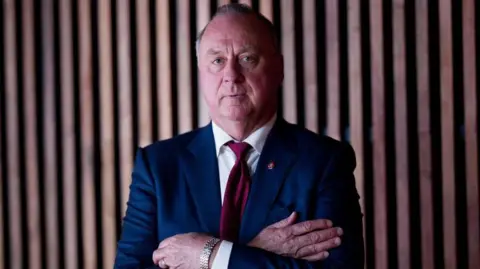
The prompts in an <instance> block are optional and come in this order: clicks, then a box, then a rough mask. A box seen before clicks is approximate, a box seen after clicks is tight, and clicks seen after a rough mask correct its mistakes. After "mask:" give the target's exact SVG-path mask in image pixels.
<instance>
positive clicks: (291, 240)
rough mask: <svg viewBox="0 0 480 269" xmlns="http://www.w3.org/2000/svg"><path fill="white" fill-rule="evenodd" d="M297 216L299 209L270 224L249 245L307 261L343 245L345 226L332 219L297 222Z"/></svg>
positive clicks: (322, 258)
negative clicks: (334, 224)
mask: <svg viewBox="0 0 480 269" xmlns="http://www.w3.org/2000/svg"><path fill="white" fill-rule="evenodd" d="M296 218H297V213H296V212H293V213H292V214H291V215H290V216H289V217H288V218H286V219H283V220H281V221H279V222H277V223H274V224H272V225H270V226H268V227H266V228H265V229H263V230H262V231H261V232H260V233H259V234H258V235H257V236H256V237H255V238H254V239H253V240H252V241H251V242H250V243H248V245H249V246H251V247H257V248H261V249H263V250H266V251H269V252H273V253H275V254H278V255H282V256H287V257H292V258H296V259H304V260H307V261H319V260H324V259H326V258H327V257H328V255H329V254H328V252H327V250H329V249H332V248H335V247H338V246H339V245H340V243H341V240H340V237H339V236H341V235H342V234H343V230H342V229H341V228H338V227H336V228H332V222H331V221H330V220H325V219H319V220H310V221H305V222H300V223H297V224H294V223H295V220H296Z"/></svg>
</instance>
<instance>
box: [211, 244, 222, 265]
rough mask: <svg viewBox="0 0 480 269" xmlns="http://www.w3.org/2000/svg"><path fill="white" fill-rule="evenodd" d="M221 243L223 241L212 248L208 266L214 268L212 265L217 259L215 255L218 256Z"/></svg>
mask: <svg viewBox="0 0 480 269" xmlns="http://www.w3.org/2000/svg"><path fill="white" fill-rule="evenodd" d="M220 243H221V241H219V242H218V243H217V244H216V245H215V247H214V248H213V250H212V254H211V255H210V259H209V261H208V268H212V266H213V261H214V260H215V257H216V256H217V253H218V249H219V248H220Z"/></svg>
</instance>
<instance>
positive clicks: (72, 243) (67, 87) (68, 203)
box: [57, 0, 82, 269]
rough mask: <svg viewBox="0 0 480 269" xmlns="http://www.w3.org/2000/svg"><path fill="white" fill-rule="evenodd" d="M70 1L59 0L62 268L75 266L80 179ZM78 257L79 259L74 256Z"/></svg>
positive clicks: (71, 7) (76, 264) (71, 8)
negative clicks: (76, 143) (63, 262)
mask: <svg viewBox="0 0 480 269" xmlns="http://www.w3.org/2000/svg"><path fill="white" fill-rule="evenodd" d="M72 14H73V4H72V3H71V1H70V0H62V1H60V3H59V14H57V16H59V17H60V19H59V21H60V41H59V42H60V70H61V73H60V74H58V75H59V76H60V88H61V89H60V92H61V104H62V105H61V110H60V111H61V138H59V139H61V140H62V150H61V152H62V156H63V160H62V163H61V165H62V167H63V173H62V174H61V182H62V184H63V189H62V193H63V197H65V198H67V199H64V205H63V212H62V213H63V222H62V223H63V224H64V227H65V228H64V234H63V237H64V240H63V242H61V243H63V245H64V246H65V249H64V251H63V252H62V253H61V254H60V255H62V254H63V255H65V256H66V257H70V258H69V259H65V265H64V266H65V268H72V269H77V268H79V266H78V261H79V260H80V259H82V257H78V251H79V250H80V248H79V247H78V241H79V238H78V236H77V231H78V228H80V227H81V226H79V225H78V224H77V216H78V214H77V212H78V211H77V205H78V204H79V201H78V196H77V192H76V189H77V188H76V186H77V184H76V182H77V181H78V180H79V179H78V176H77V174H76V164H77V161H78V156H77V154H76V153H75V151H76V146H75V141H76V139H77V137H78V136H77V134H76V128H75V105H74V103H75V100H74V98H75V95H74V68H73V44H74V41H73V34H72V32H73V31H72V30H73V18H72ZM76 257H78V259H77V258H76Z"/></svg>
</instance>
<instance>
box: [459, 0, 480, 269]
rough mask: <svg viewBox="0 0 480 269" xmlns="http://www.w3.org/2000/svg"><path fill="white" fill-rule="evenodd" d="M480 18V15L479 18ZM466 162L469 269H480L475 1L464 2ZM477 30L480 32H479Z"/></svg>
mask: <svg viewBox="0 0 480 269" xmlns="http://www.w3.org/2000/svg"><path fill="white" fill-rule="evenodd" d="M477 16H478V14H477ZM462 18H463V65H464V68H463V70H464V77H463V81H464V91H463V92H464V111H465V154H466V156H465V161H466V176H467V215H468V223H467V225H468V232H467V234H468V267H469V268H470V269H474V268H480V255H479V254H480V231H479V229H480V223H479V220H480V217H479V212H480V206H479V200H480V199H479V195H480V193H479V187H478V150H477V149H478V141H477V132H478V129H477V128H478V126H477V122H478V120H477V94H478V93H477V84H476V77H475V76H476V62H475V61H476V51H475V1H474V0H464V1H463V16H462ZM477 30H478V29H477Z"/></svg>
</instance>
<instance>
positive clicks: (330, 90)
mask: <svg viewBox="0 0 480 269" xmlns="http://www.w3.org/2000/svg"><path fill="white" fill-rule="evenodd" d="M325 13H326V16H327V17H326V35H327V40H326V46H327V75H326V78H327V134H328V136H331V137H333V138H335V139H340V69H339V65H340V62H339V61H340V55H339V53H340V52H339V46H340V41H339V36H338V35H339V34H338V27H339V26H338V24H339V20H338V1H337V0H327V1H325Z"/></svg>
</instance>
